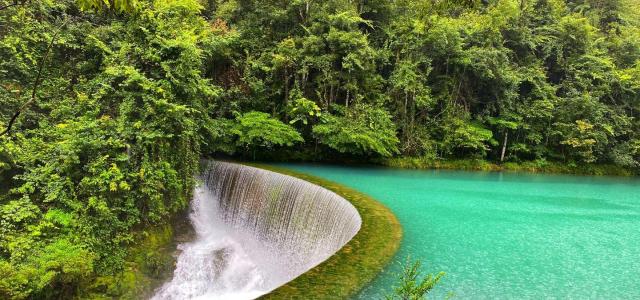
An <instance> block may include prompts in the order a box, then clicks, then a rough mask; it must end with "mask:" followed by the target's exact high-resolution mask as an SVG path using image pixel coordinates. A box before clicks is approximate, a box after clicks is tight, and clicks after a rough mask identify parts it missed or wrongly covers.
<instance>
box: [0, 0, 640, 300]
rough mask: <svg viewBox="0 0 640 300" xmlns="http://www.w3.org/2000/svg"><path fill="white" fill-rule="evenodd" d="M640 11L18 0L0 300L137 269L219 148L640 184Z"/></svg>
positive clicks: (557, 1)
mask: <svg viewBox="0 0 640 300" xmlns="http://www.w3.org/2000/svg"><path fill="white" fill-rule="evenodd" d="M638 7H640V3H639V2H638V1H637V0H614V1H596V0H584V1H582V0H580V1H566V0H531V1H519V0H504V1H502V0H501V1H410V0H400V1H345V0H332V1H305V0H296V1H257V0H243V1H227V0H210V1H197V0H155V1H152V0H116V1H101V0H62V1H22V0H20V1H13V0H0V57H2V60H0V127H2V128H1V129H0V132H5V131H6V134H5V133H3V134H1V135H0V182H2V184H1V185H0V212H2V215H1V216H0V268H1V270H2V272H1V273H2V274H3V275H5V274H6V276H2V277H0V298H29V297H31V298H38V297H40V298H42V297H44V295H50V296H48V297H52V298H55V297H67V298H69V297H72V296H73V295H74V294H75V293H76V292H77V289H78V287H80V286H86V284H88V283H87V282H91V281H95V280H97V279H96V278H106V277H109V276H113V274H116V273H119V272H120V273H121V272H123V270H124V269H125V263H124V261H125V257H126V256H127V254H128V249H129V248H130V246H131V244H133V243H134V242H135V238H134V231H135V230H139V229H141V228H146V227H148V226H154V225H158V224H161V223H163V222H165V220H167V219H168V217H170V216H172V215H175V214H176V213H177V212H179V211H182V210H183V209H185V208H186V206H187V203H188V200H189V198H190V196H191V195H190V194H191V191H192V187H193V184H194V179H193V174H196V173H197V172H198V162H199V160H200V159H201V157H202V156H205V155H215V154H216V153H219V152H226V153H237V152H241V153H244V154H245V155H247V154H249V152H253V154H254V155H255V154H256V152H261V151H263V152H273V149H274V148H275V147H292V149H287V150H288V151H296V153H298V154H301V155H304V154H305V153H306V154H309V153H313V155H314V158H315V157H316V156H317V157H327V156H332V155H335V154H336V152H339V153H342V155H341V157H349V156H350V157H358V156H361V157H364V158H367V159H371V158H373V157H377V158H380V157H387V158H388V157H393V156H396V155H398V154H399V155H401V156H413V158H412V157H409V158H403V157H396V158H392V160H393V161H394V162H397V164H398V165H407V166H423V165H428V166H435V167H438V166H442V167H447V166H460V167H464V168H475V169H501V168H506V169H509V168H510V167H513V168H514V169H527V170H534V171H535V170H556V171H561V172H579V173H598V174H600V173H615V172H614V170H613V169H614V168H615V167H611V166H616V167H618V168H620V170H619V171H620V172H624V173H626V172H628V171H627V169H626V168H635V170H637V169H638V168H639V167H640V150H639V149H640V146H639V145H640V142H638V141H640V42H639V41H640V29H639V28H640V27H639V26H640V14H638V11H640V10H638V9H634V8H638ZM266 112H268V113H266ZM5 129H10V130H5ZM305 141H306V143H305ZM505 146H506V147H505ZM503 148H504V149H505V152H506V153H505V162H504V164H503V166H497V165H494V164H492V163H490V161H499V160H501V158H502V149H503ZM470 158H471V160H469V159H470ZM479 158H482V159H483V160H480V159H479ZM446 160H453V161H451V162H450V163H447V162H446ZM485 160H487V161H485ZM596 164H599V165H602V167H597V166H596ZM45 249H47V251H46V252H45V251H44V250H45ZM79 257H85V258H86V262H87V263H86V264H85V265H82V266H81V265H80V264H78V259H79ZM158 265H160V264H158ZM127 276H128V275H127ZM101 280H102V279H101ZM116 290H117V289H116ZM117 296H118V295H115V294H113V297H117Z"/></svg>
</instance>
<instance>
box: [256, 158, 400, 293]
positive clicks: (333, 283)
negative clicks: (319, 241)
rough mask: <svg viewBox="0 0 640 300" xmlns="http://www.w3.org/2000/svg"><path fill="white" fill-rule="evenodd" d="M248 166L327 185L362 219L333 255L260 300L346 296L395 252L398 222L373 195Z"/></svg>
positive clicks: (282, 171)
mask: <svg viewBox="0 0 640 300" xmlns="http://www.w3.org/2000/svg"><path fill="white" fill-rule="evenodd" d="M249 165H252V166H255V167H259V168H262V169H266V170H270V171H274V172H278V173H282V174H285V175H290V176H293V177H297V178H300V179H302V180H306V181H308V182H311V183H314V184H317V185H320V186H322V187H324V188H327V189H329V190H331V191H333V192H335V193H337V194H338V195H340V196H342V197H344V198H345V199H347V200H348V201H349V202H351V203H352V204H353V206H354V207H355V208H356V209H357V210H358V212H359V213H360V216H361V218H362V227H361V228H360V231H359V232H358V233H357V234H356V235H355V237H354V238H353V239H352V240H351V241H349V243H347V244H346V245H345V246H344V247H343V248H342V249H340V250H339V251H338V252H337V253H336V254H334V255H333V256H331V257H330V258H329V259H327V260H326V261H324V262H323V263H321V264H320V265H318V266H316V267H314V268H313V269H311V270H309V271H308V272H306V273H304V274H302V275H301V276H299V277H297V278H296V279H294V280H293V281H291V282H289V283H287V284H285V285H284V286H281V287H279V288H278V289H276V290H274V291H272V292H271V293H269V294H267V295H265V296H263V297H262V299H344V298H348V297H350V296H353V295H355V294H356V293H357V292H359V291H360V290H361V289H362V288H363V287H364V286H365V285H366V284H367V283H369V282H370V281H371V280H373V279H374V278H375V277H376V276H377V275H378V274H379V273H380V272H381V271H382V269H383V268H384V267H385V266H386V265H387V263H388V262H389V261H390V260H391V258H393V256H394V254H395V253H396V252H397V250H398V248H399V246H400V241H401V239H402V228H401V226H400V223H399V222H398V219H397V218H396V217H395V215H394V214H393V213H392V212H391V211H390V210H389V209H388V208H387V207H385V206H384V205H382V204H381V203H379V202H378V201H376V200H374V199H373V198H371V197H369V196H367V195H365V194H363V193H360V192H358V191H356V190H354V189H351V188H347V187H345V186H343V185H340V184H337V183H335V182H331V181H328V180H325V179H321V178H318V177H315V176H311V175H307V174H302V173H298V172H295V171H291V170H288V169H284V168H280V167H274V166H269V165H264V164H249Z"/></svg>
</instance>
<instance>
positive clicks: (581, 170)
mask: <svg viewBox="0 0 640 300" xmlns="http://www.w3.org/2000/svg"><path fill="white" fill-rule="evenodd" d="M373 163H375V164H378V165H382V166H386V167H392V168H402V169H445V170H466V171H505V172H527V173H548V174H570V175H597V176H605V175H606V176H636V175H638V170H636V169H630V168H625V167H620V166H617V165H613V164H586V163H571V162H569V163H564V162H554V161H546V160H534V161H524V162H505V163H503V164H498V163H494V162H490V161H487V160H483V159H453V160H447V159H432V158H424V157H394V158H386V159H377V160H374V161H373Z"/></svg>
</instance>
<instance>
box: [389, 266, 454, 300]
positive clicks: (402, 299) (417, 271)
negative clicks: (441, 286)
mask: <svg viewBox="0 0 640 300" xmlns="http://www.w3.org/2000/svg"><path fill="white" fill-rule="evenodd" d="M421 266H422V263H421V262H420V260H416V261H414V262H411V260H409V259H407V262H406V263H405V264H404V265H403V267H402V273H401V274H399V276H398V277H399V278H398V281H399V282H398V284H397V285H396V286H395V287H394V288H393V293H390V294H387V295H386V296H385V299H387V300H393V299H399V300H420V299H426V298H427V295H428V294H429V292H431V290H433V288H434V287H435V286H436V285H437V284H438V282H440V280H441V279H442V277H443V276H444V275H445V273H444V272H440V273H438V274H435V275H434V274H426V275H424V274H423V272H422V270H421Z"/></svg>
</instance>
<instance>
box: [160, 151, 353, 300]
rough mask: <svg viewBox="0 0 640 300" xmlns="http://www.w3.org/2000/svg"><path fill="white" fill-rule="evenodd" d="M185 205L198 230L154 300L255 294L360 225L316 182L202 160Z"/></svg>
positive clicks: (308, 264) (314, 261) (321, 256)
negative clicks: (197, 176) (201, 171)
mask: <svg viewBox="0 0 640 300" xmlns="http://www.w3.org/2000/svg"><path fill="white" fill-rule="evenodd" d="M203 170H204V172H203V174H202V175H201V177H200V180H199V181H200V184H199V185H198V187H196V189H195V192H194V197H193V200H192V202H191V213H190V215H189V218H190V220H191V223H192V224H193V227H194V229H195V232H196V238H195V240H194V241H192V242H188V243H183V244H180V245H179V246H178V249H179V250H180V251H181V252H180V254H179V256H178V259H177V264H176V269H175V271H174V275H173V278H172V280H171V281H169V282H167V283H166V284H164V285H163V286H162V287H160V288H159V289H158V290H157V291H156V294H155V296H154V297H153V298H152V299H154V300H155V299H196V298H200V299H253V298H256V297H258V296H260V295H263V294H265V293H268V292H269V291H271V290H273V289H275V288H277V287H278V286H280V285H283V284H285V283H286V282H288V281H290V280H292V279H294V278H295V277H297V276H299V275H301V274H303V273H304V272H306V271H308V270H309V269H311V268H313V267H314V266H316V265H318V264H319V263H321V262H322V261H324V260H326V259H327V258H329V257H330V256H331V255H332V254H333V253H335V252H336V251H338V250H339V249H340V248H342V246H344V245H345V244H346V243H347V242H348V241H349V240H350V239H351V238H352V237H353V236H354V235H355V234H356V233H357V232H358V230H359V229H360V225H361V222H362V221H361V219H360V215H359V214H358V212H357V210H356V209H355V208H354V207H353V206H352V205H351V203H349V202H348V201H346V200H345V199H343V198H342V197H340V196H338V195H337V194H335V193H333V192H331V191H328V190H326V189H324V188H322V187H319V186H317V185H314V184H311V183H308V182H306V181H304V180H300V179H297V178H294V177H291V176H286V175H282V174H278V173H275V172H271V171H267V170H262V169H258V168H253V167H248V166H243V165H238V164H232V163H226V162H217V161H207V162H205V164H204V168H203Z"/></svg>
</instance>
